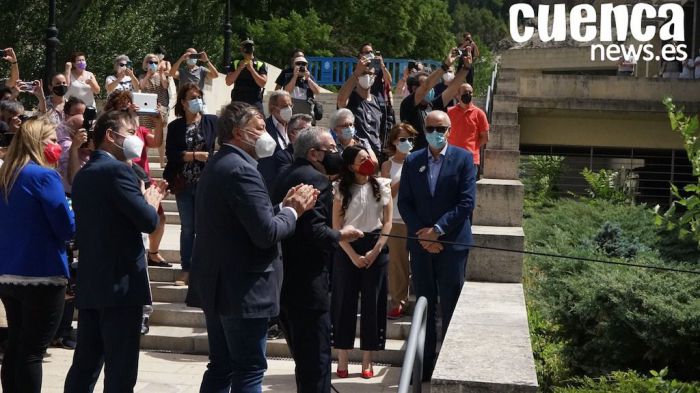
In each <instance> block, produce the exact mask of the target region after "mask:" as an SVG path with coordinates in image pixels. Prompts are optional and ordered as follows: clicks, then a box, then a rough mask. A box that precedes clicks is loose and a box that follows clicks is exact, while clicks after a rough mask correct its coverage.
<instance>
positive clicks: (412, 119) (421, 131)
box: [401, 93, 445, 150]
mask: <svg viewBox="0 0 700 393" xmlns="http://www.w3.org/2000/svg"><path fill="white" fill-rule="evenodd" d="M433 110H445V109H444V106H443V103H442V97H441V96H439V95H438V96H436V97H435V99H433V101H432V102H430V103H428V104H426V103H420V104H419V105H416V104H415V93H411V94H410V95H409V96H408V97H406V98H404V99H403V101H402V102H401V121H402V122H404V123H409V124H410V125H412V126H413V128H415V129H416V131H418V139H417V140H416V146H415V150H418V149H422V148H424V147H426V146H428V142H427V141H426V139H425V118H426V117H427V116H428V113H430V111H433Z"/></svg>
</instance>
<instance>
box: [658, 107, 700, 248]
mask: <svg viewBox="0 0 700 393" xmlns="http://www.w3.org/2000/svg"><path fill="white" fill-rule="evenodd" d="M663 103H664V105H665V106H666V109H667V110H668V117H669V119H670V121H671V128H672V129H673V130H674V131H677V132H679V133H680V134H681V136H682V137H683V144H684V146H685V151H686V153H687V154H688V160H690V164H691V165H692V167H693V175H695V176H696V177H699V178H698V182H697V183H696V184H689V185H687V186H685V187H684V188H683V190H684V191H685V195H681V192H680V190H679V189H678V187H677V186H675V185H671V193H672V194H673V197H674V198H675V200H674V201H673V204H672V205H671V207H670V208H669V209H668V210H667V211H666V212H664V213H663V214H661V213H659V212H658V208H657V213H658V214H657V216H656V221H655V222H656V224H657V225H659V226H663V227H665V228H666V229H668V230H675V231H677V233H678V236H679V237H680V238H682V239H684V238H687V237H692V238H693V239H694V240H695V241H696V242H697V243H698V244H699V245H700V139H699V138H698V131H700V124H699V123H700V122H699V121H698V116H697V115H695V116H686V115H685V114H684V113H683V111H682V110H681V109H679V108H676V106H675V105H674V104H673V100H672V99H671V98H668V97H667V98H665V99H664V101H663Z"/></svg>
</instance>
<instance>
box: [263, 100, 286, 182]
mask: <svg viewBox="0 0 700 393" xmlns="http://www.w3.org/2000/svg"><path fill="white" fill-rule="evenodd" d="M267 110H268V111H269V112H270V116H269V117H268V118H267V119H265V129H266V130H267V133H268V134H270V136H271V137H272V139H274V141H275V143H276V146H275V153H277V152H279V151H281V150H284V149H285V148H287V146H289V145H290V144H291V143H292V142H291V141H290V138H289V134H288V133H287V130H288V128H289V127H288V124H289V121H290V120H291V118H292V97H291V96H290V95H289V93H287V92H286V91H284V90H276V91H274V92H272V94H270V99H269V100H268V104H267ZM273 154H274V153H273ZM258 171H260V173H261V174H262V176H263V179H264V180H265V185H266V186H267V189H268V190H271V189H272V184H273V182H274V181H275V177H276V176H277V172H275V159H274V158H273V157H266V158H261V159H260V160H258Z"/></svg>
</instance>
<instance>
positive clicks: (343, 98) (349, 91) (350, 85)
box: [337, 56, 382, 157]
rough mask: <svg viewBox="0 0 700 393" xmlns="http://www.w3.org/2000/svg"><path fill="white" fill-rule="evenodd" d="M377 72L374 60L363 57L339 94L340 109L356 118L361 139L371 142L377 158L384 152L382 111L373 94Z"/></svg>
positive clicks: (356, 128) (356, 127)
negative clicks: (381, 130) (373, 64)
mask: <svg viewBox="0 0 700 393" xmlns="http://www.w3.org/2000/svg"><path fill="white" fill-rule="evenodd" d="M376 71H377V70H376V69H375V68H374V67H373V66H372V60H370V59H369V58H368V57H366V56H365V57H361V58H360V59H359V60H358V62H357V66H356V67H355V71H353V73H352V76H351V77H350V78H348V80H347V81H345V83H344V84H343V87H341V88H340V91H339V92H338V102H337V103H338V109H342V108H347V109H349V110H350V111H351V112H352V114H353V115H354V116H355V130H356V135H357V137H359V138H364V139H366V140H368V141H369V144H370V146H371V147H372V151H373V152H374V155H375V157H379V155H380V153H381V151H382V141H381V138H380V135H379V130H380V129H381V121H382V110H381V108H380V107H379V99H378V98H377V96H375V95H374V94H372V92H371V90H370V89H371V88H372V85H373V84H374V80H375V77H376V76H375V72H376Z"/></svg>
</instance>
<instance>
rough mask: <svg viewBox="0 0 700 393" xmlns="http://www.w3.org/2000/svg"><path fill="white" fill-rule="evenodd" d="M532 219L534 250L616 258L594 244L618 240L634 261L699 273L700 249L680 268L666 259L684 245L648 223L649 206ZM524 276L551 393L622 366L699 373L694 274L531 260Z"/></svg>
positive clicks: (594, 205)
mask: <svg viewBox="0 0 700 393" xmlns="http://www.w3.org/2000/svg"><path fill="white" fill-rule="evenodd" d="M529 216H530V218H528V219H526V220H525V224H524V226H525V233H526V239H527V243H526V249H528V250H538V251H545V252H550V253H556V254H562V255H571V256H580V257H588V258H598V259H601V258H603V259H605V258H610V257H609V256H607V254H606V253H605V251H604V250H603V249H599V248H598V247H597V244H598V243H597V242H596V240H595V239H596V238H598V239H599V240H603V239H611V238H617V239H619V240H618V241H617V243H618V244H624V243H625V242H626V243H629V244H631V245H634V247H635V248H637V255H636V257H635V260H634V262H635V263H639V264H647V265H655V266H664V265H667V266H679V267H684V268H686V269H691V270H692V269H695V270H698V269H697V266H698V260H699V258H698V252H697V250H696V252H695V254H694V255H693V258H692V260H688V261H685V262H683V263H681V262H677V261H674V260H672V259H670V258H669V256H668V254H667V253H666V251H665V250H666V248H673V247H674V246H675V244H682V243H681V242H680V241H678V240H676V242H675V244H674V242H672V241H671V240H672V238H670V237H669V236H668V234H667V233H665V232H664V231H663V230H662V229H661V228H658V227H656V226H654V225H650V222H651V221H652V218H653V216H654V214H653V212H652V211H651V210H650V209H646V208H644V207H640V206H630V205H620V204H613V203H611V202H608V201H602V200H592V201H589V202H587V203H584V202H581V201H577V200H569V199H560V200H558V201H557V202H556V205H554V206H553V207H550V208H543V207H539V208H538V209H537V211H531V212H529ZM606 222H608V223H609V224H610V225H609V226H608V227H607V228H606V225H605V223H606ZM601 228H603V230H602V231H601ZM613 228H619V231H617V230H616V229H613ZM602 232H604V233H606V234H605V235H601V233H602ZM662 238H664V239H665V240H664V241H661V240H660V239H662ZM602 243H603V244H615V241H613V242H610V241H603V242H602ZM615 248H616V247H611V249H612V250H615ZM622 248H623V249H624V247H622ZM621 253H622V254H624V250H622V252H621ZM526 272H527V273H526V280H525V284H526V298H527V304H528V315H529V317H530V329H531V334H532V337H533V343H535V344H534V346H533V348H534V349H535V351H536V353H535V358H536V360H537V368H538V376H539V379H540V385H541V386H542V387H543V388H544V390H545V391H548V390H549V389H551V388H552V387H553V386H562V384H563V383H564V382H566V381H568V380H570V378H571V377H572V376H582V375H586V376H591V377H597V376H601V375H606V374H608V373H610V372H612V371H615V370H627V369H632V370H636V371H638V372H646V371H648V370H650V369H662V368H664V367H669V369H670V370H671V373H672V375H673V376H674V377H676V378H681V379H686V380H689V379H693V378H696V377H697V375H700V365H699V364H698V362H697V359H700V281H699V280H697V276H693V275H689V274H679V273H670V272H659V271H654V270H649V269H640V268H628V267H615V266H610V265H602V264H592V263H583V262H572V261H565V260H559V259H555V258H548V257H530V256H527V257H526Z"/></svg>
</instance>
